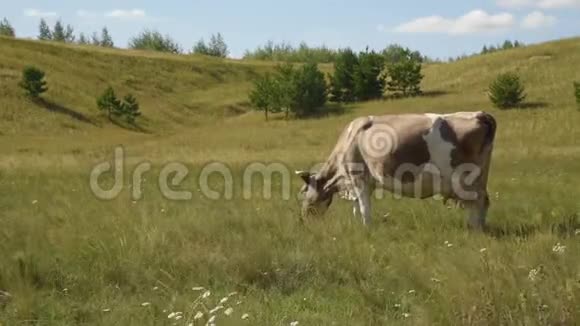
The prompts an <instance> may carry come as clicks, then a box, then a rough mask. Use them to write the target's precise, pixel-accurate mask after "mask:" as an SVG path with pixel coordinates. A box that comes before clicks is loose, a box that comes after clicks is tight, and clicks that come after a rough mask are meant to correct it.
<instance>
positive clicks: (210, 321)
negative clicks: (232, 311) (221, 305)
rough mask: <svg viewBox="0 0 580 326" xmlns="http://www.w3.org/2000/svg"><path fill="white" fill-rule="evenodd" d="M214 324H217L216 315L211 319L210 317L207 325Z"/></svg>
mask: <svg viewBox="0 0 580 326" xmlns="http://www.w3.org/2000/svg"><path fill="white" fill-rule="evenodd" d="M213 322H215V315H214V316H211V317H209V319H208V321H207V323H208V324H212V323H213Z"/></svg>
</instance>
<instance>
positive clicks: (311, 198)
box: [296, 171, 335, 217]
mask: <svg viewBox="0 0 580 326" xmlns="http://www.w3.org/2000/svg"><path fill="white" fill-rule="evenodd" d="M296 174H297V175H298V176H299V177H300V178H302V180H303V181H304V186H302V189H300V194H301V195H302V198H303V199H302V217H308V216H316V215H318V216H320V215H323V214H324V213H325V212H326V211H327V210H328V207H329V206H330V204H331V203H332V197H333V196H334V193H335V191H334V190H333V187H329V186H328V184H327V181H328V180H326V179H325V178H323V177H321V176H319V175H316V174H312V173H310V172H308V171H296Z"/></svg>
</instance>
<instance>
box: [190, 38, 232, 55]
mask: <svg viewBox="0 0 580 326" xmlns="http://www.w3.org/2000/svg"><path fill="white" fill-rule="evenodd" d="M192 52H193V53H195V54H203V55H209V56H212V57H218V58H225V57H227V56H228V54H229V50H228V46H227V44H226V42H225V41H224V38H223V36H222V34H220V33H217V35H212V36H211V38H210V40H209V43H208V44H206V43H205V41H204V40H203V39H200V40H199V41H197V43H196V44H195V45H194V47H193V50H192Z"/></svg>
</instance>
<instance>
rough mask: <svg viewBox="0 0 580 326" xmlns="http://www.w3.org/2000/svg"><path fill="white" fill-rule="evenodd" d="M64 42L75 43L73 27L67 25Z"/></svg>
mask: <svg viewBox="0 0 580 326" xmlns="http://www.w3.org/2000/svg"><path fill="white" fill-rule="evenodd" d="M64 41H65V42H66V43H73V42H74V41H75V34H74V29H73V28H72V26H71V25H68V24H67V25H66V30H65V32H64Z"/></svg>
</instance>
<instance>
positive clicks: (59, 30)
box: [52, 20, 66, 42]
mask: <svg viewBox="0 0 580 326" xmlns="http://www.w3.org/2000/svg"><path fill="white" fill-rule="evenodd" d="M65 38H66V34H65V30H64V26H63V25H62V22H61V21H60V20H57V21H56V23H55V24H54V27H53V29H52V40H53V41H57V42H64V41H65Z"/></svg>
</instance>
